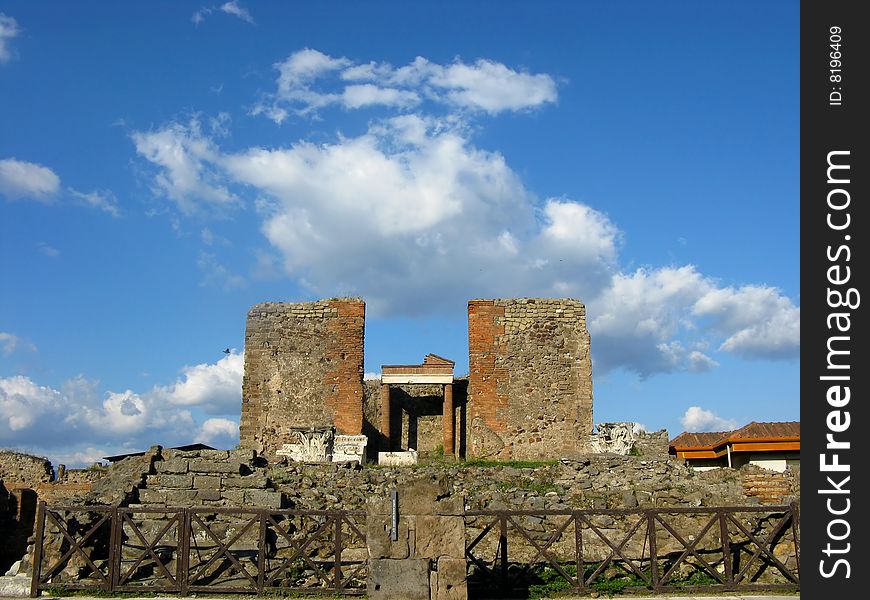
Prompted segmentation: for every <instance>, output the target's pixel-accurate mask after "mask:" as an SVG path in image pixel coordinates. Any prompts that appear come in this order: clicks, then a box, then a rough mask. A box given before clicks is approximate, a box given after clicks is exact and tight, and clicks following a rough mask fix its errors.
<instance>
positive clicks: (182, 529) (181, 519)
mask: <svg viewBox="0 0 870 600" xmlns="http://www.w3.org/2000/svg"><path fill="white" fill-rule="evenodd" d="M190 534H191V528H190V509H188V508H182V509H181V513H180V514H179V515H178V552H179V554H180V555H181V556H179V557H178V559H179V560H178V564H179V569H180V572H179V574H178V587H179V592H180V594H181V595H182V596H187V586H188V583H189V582H188V576H189V574H190Z"/></svg>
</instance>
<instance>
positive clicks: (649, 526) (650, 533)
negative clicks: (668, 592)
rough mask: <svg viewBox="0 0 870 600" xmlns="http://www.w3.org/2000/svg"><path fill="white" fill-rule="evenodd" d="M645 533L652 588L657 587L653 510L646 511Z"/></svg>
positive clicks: (656, 551)
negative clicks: (647, 543)
mask: <svg viewBox="0 0 870 600" xmlns="http://www.w3.org/2000/svg"><path fill="white" fill-rule="evenodd" d="M646 534H647V539H648V541H649V571H650V577H651V578H652V581H651V582H650V583H652V589H653V590H655V591H658V589H659V561H658V548H657V547H656V515H655V511H654V510H647V511H646Z"/></svg>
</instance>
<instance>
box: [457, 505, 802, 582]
mask: <svg viewBox="0 0 870 600" xmlns="http://www.w3.org/2000/svg"><path fill="white" fill-rule="evenodd" d="M466 523H467V527H468V531H469V541H468V542H467V543H466V557H467V559H468V561H469V580H468V583H469V589H470V590H471V591H476V592H477V594H475V595H486V593H487V592H489V593H495V594H497V595H498V596H499V597H505V596H508V595H511V594H512V593H522V592H527V591H528V590H529V589H530V588H532V587H534V586H541V587H542V588H544V589H550V590H565V591H573V592H577V593H586V592H591V591H595V590H599V591H608V592H613V591H621V590H626V591H628V590H641V589H646V590H653V591H656V592H675V591H702V592H717V591H761V590H787V591H797V590H799V589H800V573H799V566H798V565H799V556H800V552H799V550H800V548H799V521H798V507H797V505H796V504H792V505H789V506H747V507H716V508H656V509H614V510H488V511H487V510H484V511H473V512H468V513H467V514H466ZM487 557H491V558H487ZM548 586H549V587H548Z"/></svg>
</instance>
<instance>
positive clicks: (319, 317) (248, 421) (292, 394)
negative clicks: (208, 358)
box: [240, 298, 365, 454]
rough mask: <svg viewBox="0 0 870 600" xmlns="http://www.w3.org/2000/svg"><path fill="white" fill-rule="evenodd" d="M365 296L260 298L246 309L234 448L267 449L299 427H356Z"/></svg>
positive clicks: (346, 430) (343, 430)
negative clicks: (237, 442)
mask: <svg viewBox="0 0 870 600" xmlns="http://www.w3.org/2000/svg"><path fill="white" fill-rule="evenodd" d="M364 331H365V302H363V301H362V300H360V299H356V298H339V299H331V300H321V301H318V302H300V303H285V302H264V303H261V304H257V305H255V306H254V307H253V308H251V310H250V311H249V312H248V319H247V324H246V327H245V376H244V380H243V383H242V415H241V425H240V437H241V440H240V442H241V446H242V447H244V448H253V449H255V450H257V451H258V452H264V453H267V454H271V453H273V452H275V451H276V449H278V448H281V446H282V445H283V444H285V443H288V442H290V441H292V432H293V430H294V429H300V428H322V427H331V426H334V427H335V431H336V433H338V434H347V435H356V434H359V433H360V432H361V431H362V420H363V404H362V379H363V339H364Z"/></svg>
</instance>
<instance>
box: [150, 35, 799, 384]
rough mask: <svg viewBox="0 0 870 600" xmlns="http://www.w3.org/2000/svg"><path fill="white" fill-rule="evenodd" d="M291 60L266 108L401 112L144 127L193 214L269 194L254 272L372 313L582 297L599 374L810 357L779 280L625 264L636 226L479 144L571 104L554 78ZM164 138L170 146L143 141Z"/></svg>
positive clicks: (260, 212)
mask: <svg viewBox="0 0 870 600" xmlns="http://www.w3.org/2000/svg"><path fill="white" fill-rule="evenodd" d="M276 67H277V69H278V71H279V77H278V89H277V91H276V93H275V96H274V98H272V100H273V102H272V103H271V104H264V105H261V107H260V108H259V109H258V110H264V111H275V114H276V115H277V114H278V113H280V114H281V115H283V117H282V118H284V117H286V116H287V115H289V114H290V113H292V112H296V113H300V114H305V113H309V112H315V111H317V110H318V109H319V108H322V107H325V106H329V105H336V106H343V107H344V108H346V109H348V110H349V109H351V108H359V107H363V106H369V105H374V104H378V105H380V106H381V107H382V108H383V109H384V110H385V111H387V112H390V115H391V116H384V117H382V118H377V119H374V120H371V121H369V124H368V127H367V129H366V130H365V131H364V132H363V133H361V134H358V135H355V136H346V135H342V134H341V133H339V134H337V135H336V136H335V138H334V139H332V140H328V141H320V142H319V143H314V142H312V141H308V140H304V139H300V140H296V141H295V142H291V143H288V144H286V145H283V146H270V147H257V146H253V147H248V148H241V149H234V150H232V151H225V150H223V149H222V148H221V147H220V145H219V144H218V142H217V137H218V136H217V135H215V134H212V135H207V134H206V133H204V132H203V131H202V130H201V128H200V127H199V126H198V123H197V122H196V121H192V122H191V123H190V124H186V125H182V124H179V123H170V124H168V125H166V126H164V127H162V128H160V129H157V130H155V131H152V132H149V133H147V134H143V133H137V134H134V140H136V141H137V149H138V150H139V152H140V155H141V156H142V157H144V158H145V159H147V160H148V161H149V162H150V163H151V166H152V168H153V169H154V174H155V188H156V189H157V190H158V191H159V192H160V193H162V194H164V195H166V196H167V197H168V198H170V199H172V200H174V201H176V202H178V203H179V206H180V207H181V209H182V211H183V212H185V211H186V207H189V206H198V207H201V208H203V209H205V210H208V209H213V208H214V207H215V206H218V205H225V204H232V205H233V206H237V205H240V200H239V198H241V197H249V198H252V199H254V203H253V204H254V206H255V207H256V211H257V216H258V217H259V218H260V219H261V221H262V223H261V231H262V234H263V236H264V237H265V239H266V240H267V242H268V244H269V245H270V247H271V249H270V251H269V252H260V253H259V258H258V265H257V266H256V268H255V274H254V275H253V276H255V277H269V278H274V277H275V276H276V274H277V273H280V272H281V271H283V274H284V276H286V277H289V278H290V279H292V280H294V281H295V282H296V283H297V284H299V285H300V286H301V287H302V288H304V289H305V290H306V291H307V292H309V293H310V294H311V295H312V296H320V297H328V296H335V295H360V296H363V297H365V298H366V301H367V308H368V311H369V314H370V315H372V316H385V315H391V316H397V315H403V316H415V315H419V314H433V313H437V312H443V311H447V310H455V309H456V307H458V306H462V305H464V303H465V302H466V301H467V300H468V298H473V297H505V296H508V297H509V296H544V297H554V296H556V297H564V296H571V297H577V298H581V299H582V300H583V301H584V302H586V304H587V307H588V309H589V310H588V323H589V328H590V331H591V332H592V335H593V338H594V340H595V343H594V344H593V349H592V351H593V361H594V363H595V368H596V373H598V374H602V373H606V372H607V371H609V370H612V369H620V368H621V369H627V370H629V371H631V372H634V373H636V374H638V375H639V376H640V377H649V376H651V375H654V374H657V373H668V372H675V371H687V372H703V371H707V370H710V369H714V368H716V367H717V366H718V364H719V362H718V360H717V354H716V353H723V354H724V353H730V354H734V355H739V356H742V357H746V358H754V359H759V358H796V357H797V355H798V348H799V342H800V339H799V321H800V309H799V307H798V306H796V305H795V304H794V303H793V302H792V300H791V299H789V298H788V297H786V296H785V295H784V294H783V293H782V292H781V291H780V290H778V289H776V288H774V287H769V286H753V285H747V286H742V287H725V286H722V285H721V284H720V283H719V282H718V281H717V280H716V279H714V278H713V277H710V276H708V275H705V274H702V273H700V272H698V270H697V269H696V268H695V267H694V266H692V265H682V266H680V265H674V266H666V267H653V266H650V267H644V268H640V269H635V270H634V271H625V270H624V269H623V268H622V267H621V265H620V261H619V250H620V247H621V244H622V238H623V233H622V232H621V231H620V229H619V227H618V226H617V224H616V223H614V222H612V221H611V220H610V218H609V217H608V215H607V214H605V213H604V212H602V211H600V210H598V209H596V208H595V207H594V206H593V205H591V204H588V203H585V202H579V201H577V200H575V199H572V198H566V197H562V198H543V199H541V198H538V197H537V196H536V195H535V194H534V193H533V192H532V191H530V190H528V189H526V187H525V185H524V184H523V182H522V179H521V177H520V176H519V175H518V174H517V173H516V172H514V170H513V169H512V168H511V167H510V166H509V165H508V163H507V160H506V159H505V157H504V156H503V155H502V154H501V153H499V152H497V151H493V150H488V149H485V148H481V147H479V146H478V145H477V144H476V143H475V141H474V139H473V135H474V132H475V129H474V127H473V126H472V124H471V119H472V118H473V117H474V116H475V115H476V114H480V113H493V114H494V113H497V112H499V111H502V110H522V109H529V108H535V107H539V106H542V105H544V104H546V103H551V102H555V101H556V99H557V94H556V88H555V85H554V84H552V78H550V77H549V76H543V75H536V74H531V73H526V72H522V71H517V70H513V69H511V68H509V67H507V66H505V65H501V64H499V63H495V62H493V61H487V60H480V61H477V62H475V63H473V64H466V63H463V62H461V61H459V60H457V61H454V63H453V64H450V65H438V64H434V63H432V62H430V61H428V60H427V59H425V58H422V57H418V58H416V59H415V60H414V61H412V62H411V63H409V64H407V65H404V66H401V67H394V66H392V65H390V64H387V63H378V62H369V63H358V62H355V61H352V60H351V59H348V58H346V57H337V58H336V57H333V56H329V55H327V54H324V53H322V52H320V51H318V50H314V49H310V48H306V49H304V50H300V51H298V52H295V53H293V54H291V55H290V56H289V57H288V58H287V59H286V60H285V61H283V62H281V63H279V64H278V65H276ZM499 89H502V90H504V94H503V95H501V96H499V94H497V93H496V90H499ZM499 98H500V99H499ZM433 106H434V107H441V108H443V107H447V114H443V113H442V114H440V115H439V114H436V113H437V112H438V111H434V110H431V109H432V107H433ZM388 109H389V110H388ZM411 110H413V112H411ZM276 120H280V119H276ZM150 140H162V144H156V146H159V147H164V148H165V152H157V151H149V149H148V147H146V145H145V144H144V143H140V142H145V141H150ZM230 188H232V189H233V190H234V192H232V193H231V192H229V189H230ZM216 190H220V193H216ZM236 194H238V196H237V195H236ZM216 197H217V199H216ZM237 201H238V202H237ZM207 239H210V237H209V236H205V237H204V240H207ZM206 243H208V242H206ZM200 268H201V269H202V271H203V273H204V274H205V275H206V278H205V280H204V281H208V282H209V283H213V284H218V285H222V286H223V287H225V288H230V287H234V285H236V284H241V277H242V276H241V275H239V276H237V277H238V278H237V279H234V278H233V277H234V276H233V274H231V273H229V272H228V271H227V270H226V269H224V268H223V267H222V266H221V265H220V263H219V262H218V261H217V259H216V258H215V257H214V256H213V255H210V254H207V253H204V254H203V255H201V257H200ZM233 282H235V284H234V283H233ZM409 282H412V283H411V284H409Z"/></svg>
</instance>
